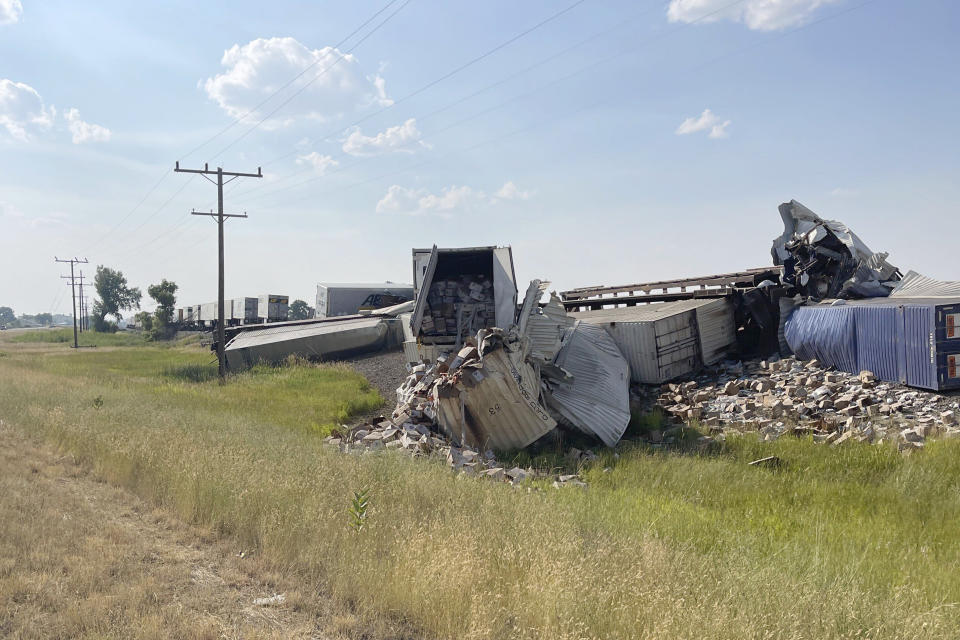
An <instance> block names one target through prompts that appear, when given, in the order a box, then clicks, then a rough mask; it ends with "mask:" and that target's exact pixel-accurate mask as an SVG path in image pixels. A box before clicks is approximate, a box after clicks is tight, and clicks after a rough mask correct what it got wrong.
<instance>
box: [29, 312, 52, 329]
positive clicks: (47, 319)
mask: <svg viewBox="0 0 960 640" xmlns="http://www.w3.org/2000/svg"><path fill="white" fill-rule="evenodd" d="M33 318H34V320H36V321H37V322H39V323H40V324H42V325H43V326H45V327H49V326H50V325H52V324H53V316H52V315H50V314H49V313H38V314H37V315H35V316H34V317H33Z"/></svg>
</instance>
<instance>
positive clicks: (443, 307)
mask: <svg viewBox="0 0 960 640" xmlns="http://www.w3.org/2000/svg"><path fill="white" fill-rule="evenodd" d="M495 315H496V305H495V304H494V296H493V283H492V282H491V281H490V279H489V278H487V277H485V276H482V275H472V274H463V275H461V276H460V277H459V278H456V279H447V280H435V281H434V282H433V283H432V284H431V285H430V289H429V292H428V294H427V307H426V310H425V311H424V314H423V324H422V325H421V327H422V332H423V335H428V336H429V335H440V336H452V335H456V336H462V337H466V336H470V335H475V334H476V333H477V331H478V330H479V329H481V328H483V327H487V326H490V325H491V324H493V322H494V317H495Z"/></svg>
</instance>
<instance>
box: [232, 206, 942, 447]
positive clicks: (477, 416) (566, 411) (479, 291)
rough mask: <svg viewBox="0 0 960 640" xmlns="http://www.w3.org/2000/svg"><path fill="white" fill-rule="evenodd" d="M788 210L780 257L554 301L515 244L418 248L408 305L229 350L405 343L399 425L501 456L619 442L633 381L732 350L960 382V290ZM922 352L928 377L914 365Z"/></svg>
mask: <svg viewBox="0 0 960 640" xmlns="http://www.w3.org/2000/svg"><path fill="white" fill-rule="evenodd" d="M779 212H780V216H781V218H782V220H783V224H784V231H783V233H782V234H781V235H780V236H778V237H777V238H775V239H774V241H773V247H772V252H771V253H772V257H773V265H772V267H763V268H757V269H749V270H746V271H740V272H733V273H726V274H717V275H711V276H705V277H701V278H685V279H678V280H672V281H659V282H647V283H638V284H630V285H620V286H596V287H583V288H579V289H573V290H569V291H563V292H561V293H560V295H559V296H558V295H556V294H551V295H550V297H549V301H548V302H546V303H541V299H542V298H543V296H544V295H545V293H546V291H547V287H548V285H549V283H547V282H545V281H541V280H534V281H532V282H531V283H530V285H529V287H528V288H527V290H526V294H525V296H524V298H523V301H522V303H521V304H520V305H518V304H517V302H518V301H517V287H516V279H515V276H514V272H513V256H512V251H511V250H510V248H509V247H468V248H453V249H438V248H437V247H433V248H432V249H415V250H414V251H413V266H414V290H415V292H416V299H415V300H414V301H413V302H410V303H406V304H404V305H398V306H397V307H394V308H392V309H383V310H379V311H377V312H373V313H372V314H368V315H364V316H347V317H343V318H337V319H334V320H333V321H332V322H331V320H330V319H326V320H323V321H319V320H318V321H315V322H311V321H305V322H303V323H297V324H293V323H288V324H290V325H292V326H286V327H283V326H274V327H269V328H264V329H258V330H257V331H256V332H251V333H249V334H247V333H245V332H241V333H238V334H237V335H236V336H235V337H234V338H233V340H232V341H231V342H230V343H229V344H228V345H227V356H228V359H229V361H230V362H231V365H232V364H233V363H234V362H236V363H237V364H238V366H243V365H246V364H250V363H252V362H256V361H258V360H271V361H277V360H279V359H282V358H283V357H285V356H286V355H288V354H290V353H297V354H298V355H303V356H308V357H318V358H330V357H335V356H339V355H341V354H344V353H347V352H357V351H363V350H367V351H370V350H379V349H385V348H389V347H395V346H399V345H402V347H403V349H404V352H405V354H406V355H407V360H408V363H409V364H408V370H409V377H408V378H407V379H406V381H405V382H404V383H403V384H402V385H401V386H400V388H399V389H397V405H396V408H395V410H394V411H393V415H392V418H391V421H392V422H393V423H394V424H397V425H409V424H426V425H429V426H430V427H435V428H437V429H439V430H442V431H443V432H445V433H446V435H447V436H448V437H449V438H450V439H451V440H452V442H454V443H455V444H462V445H468V446H472V447H476V448H481V449H486V448H494V449H500V450H503V449H515V448H522V447H526V446H529V445H530V444H532V443H534V442H536V441H537V440H539V439H541V438H543V437H544V436H546V435H547V434H549V433H551V432H552V431H554V430H555V429H557V428H558V427H560V428H566V429H573V430H576V431H579V432H583V433H586V434H588V435H590V436H593V437H595V438H597V439H598V440H600V441H602V442H603V443H604V444H606V445H608V446H612V445H614V444H616V443H617V442H618V441H619V440H620V438H621V437H622V435H623V433H624V431H625V430H626V428H627V425H628V423H629V421H630V391H629V386H630V383H631V381H633V382H635V383H645V384H661V383H664V382H667V381H669V380H672V379H677V378H682V377H687V376H690V375H694V374H695V373H696V372H697V371H698V370H699V369H701V368H703V367H704V366H708V365H712V364H715V363H717V362H719V361H720V360H722V359H724V358H726V357H729V355H730V354H733V353H736V354H737V355H738V356H740V357H743V356H759V357H768V356H771V355H776V354H781V355H789V354H791V353H793V352H796V354H797V355H798V357H801V358H805V359H810V358H814V357H815V358H817V359H818V360H819V361H820V362H821V363H822V364H823V365H825V366H828V367H829V366H832V367H836V368H838V369H843V370H847V371H850V372H852V373H857V372H859V370H860V368H861V367H862V368H867V367H865V366H862V365H863V364H864V363H868V364H869V363H872V362H874V360H877V359H880V360H884V359H885V358H886V360H889V359H890V358H893V359H894V360H896V359H897V358H899V360H897V361H898V362H900V364H899V365H896V366H893V367H892V368H891V367H886V368H884V367H883V366H880V363H878V364H876V365H875V368H876V369H877V370H878V371H877V375H878V376H879V377H881V378H882V379H893V380H894V381H900V382H904V383H907V384H913V385H915V386H924V387H927V388H933V389H945V388H952V387H953V386H960V284H957V283H949V282H946V283H944V282H937V281H933V280H930V279H929V278H925V277H923V276H920V275H919V274H916V273H914V272H909V273H908V274H907V276H902V275H901V272H900V271H899V269H897V267H895V266H893V265H891V264H890V263H889V262H888V261H887V254H886V253H875V252H873V251H871V250H870V249H869V248H868V247H867V246H866V244H865V243H864V242H863V241H862V240H861V239H860V238H859V237H858V236H857V235H856V234H855V233H853V232H852V231H851V230H850V229H849V227H847V226H846V225H845V224H843V223H841V222H837V221H833V220H824V219H822V218H820V217H819V216H817V215H816V214H815V213H813V212H812V211H811V210H810V209H808V208H807V207H805V206H803V205H802V204H800V203H799V202H797V201H796V200H791V201H790V202H787V203H784V204H781V205H780V207H779ZM932 297H935V298H937V304H927V307H924V309H926V310H925V311H918V312H917V313H915V314H914V315H917V314H919V315H917V317H922V318H923V322H922V323H920V322H919V321H916V322H914V323H913V324H912V325H911V324H909V323H904V322H903V321H901V322H900V325H899V326H900V327H901V328H900V329H899V334H898V333H897V331H894V330H890V331H883V330H881V331H873V332H870V331H868V330H867V329H862V330H860V331H859V333H858V332H857V329H856V322H857V319H858V318H859V321H860V322H861V323H862V324H863V325H864V327H867V326H868V325H869V324H870V323H871V322H874V323H875V322H876V321H875V319H872V318H873V316H870V315H869V314H871V313H872V314H874V315H876V314H878V313H879V314H884V313H886V314H889V313H893V314H894V316H895V315H896V313H898V311H897V310H898V309H899V313H900V315H901V316H903V315H904V313H905V312H904V309H909V308H912V307H914V306H917V305H918V304H919V302H918V300H920V299H923V298H932ZM929 302H930V301H929V299H927V303H929ZM951 305H953V306H951ZM854 309H867V311H858V312H856V313H854V312H853V310H854ZM871 309H873V311H871ZM891 309H892V310H893V311H890V310H891ZM884 310H886V311H884ZM954 312H955V313H954ZM906 315H907V316H910V313H907V314H906ZM884 317H887V316H884ZM910 317H912V316H910ZM888 319H889V318H888ZM890 322H892V323H893V324H891V325H890V326H891V327H893V326H894V324H896V322H895V318H894V320H890ZM908 325H909V327H913V328H912V329H910V328H909V327H908ZM921 325H922V326H921ZM904 327H908V328H907V329H905V328H904ZM904 331H913V333H914V334H916V336H915V338H916V339H913V341H912V342H911V340H909V339H907V338H905V337H904ZM924 332H927V333H924ZM284 333H287V336H288V338H285V337H284ZM927 334H929V335H927ZM898 336H899V337H898ZM954 341H955V342H954ZM914 342H915V343H916V344H913V343H914ZM904 345H906V346H904ZM911 349H913V351H916V353H912V352H911ZM894 351H897V353H896V354H893V355H891V356H889V357H888V356H887V355H885V354H887V352H891V353H892V352H894ZM908 352H910V353H908ZM851 353H854V354H860V355H862V357H857V355H855V356H854V357H851ZM911 353H912V355H911ZM231 354H233V356H232V357H231ZM870 354H873V355H870ZM898 354H899V355H898ZM929 354H933V355H932V356H930V355H929ZM928 356H929V358H928V359H932V364H930V365H929V367H928V369H929V370H926V369H925V370H924V373H923V375H907V374H906V371H907V370H911V371H913V370H916V368H917V366H919V365H916V363H913V361H914V360H918V359H923V358H925V357H928ZM871 358H872V359H871ZM911 358H912V360H911ZM886 360H884V361H886ZM910 363H913V364H910ZM915 365H916V366H915ZM951 367H953V368H952V369H951ZM891 371H892V372H891Z"/></svg>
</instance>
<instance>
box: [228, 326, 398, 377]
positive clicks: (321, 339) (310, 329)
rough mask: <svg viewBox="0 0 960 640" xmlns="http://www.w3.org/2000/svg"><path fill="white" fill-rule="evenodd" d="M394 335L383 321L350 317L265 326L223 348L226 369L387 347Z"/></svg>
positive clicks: (248, 332)
mask: <svg viewBox="0 0 960 640" xmlns="http://www.w3.org/2000/svg"><path fill="white" fill-rule="evenodd" d="M392 334H393V331H392V330H391V327H390V323H389V321H388V320H386V319H384V318H358V317H352V318H348V319H344V320H340V321H331V322H323V323H317V324H305V325H284V326H274V327H270V326H267V327H265V328H263V329H256V330H252V331H244V332H242V333H239V334H237V336H236V337H235V338H233V339H232V340H231V341H230V342H228V343H227V345H226V348H225V355H226V359H227V368H229V369H231V370H237V369H242V368H245V367H250V366H253V365H255V364H258V363H261V362H263V363H269V364H274V363H278V362H282V361H283V360H284V359H286V358H287V357H288V356H291V355H295V356H300V357H303V358H325V357H329V356H332V355H338V354H344V353H354V352H361V351H374V350H377V349H382V348H384V347H386V346H387V344H388V342H389V340H390V339H391V336H392Z"/></svg>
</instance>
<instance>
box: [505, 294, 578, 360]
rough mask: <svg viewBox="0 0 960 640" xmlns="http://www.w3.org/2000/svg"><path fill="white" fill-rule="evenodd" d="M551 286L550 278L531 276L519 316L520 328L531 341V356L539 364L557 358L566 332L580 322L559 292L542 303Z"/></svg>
mask: <svg viewBox="0 0 960 640" xmlns="http://www.w3.org/2000/svg"><path fill="white" fill-rule="evenodd" d="M549 286H550V283H549V282H547V281H544V280H531V281H530V286H529V287H527V293H526V295H525V296H524V299H523V305H522V306H521V307H520V313H519V315H518V317H517V329H518V331H519V332H520V333H521V334H523V335H524V336H526V337H527V339H528V340H529V341H530V358H531V359H532V360H533V361H535V362H537V363H538V364H545V363H552V362H553V360H554V358H556V356H557V353H558V352H559V351H560V346H561V344H562V339H563V334H564V332H565V331H566V330H567V329H569V328H570V327H572V326H573V325H574V323H575V322H576V320H574V319H573V318H571V317H570V316H568V315H567V312H566V310H565V309H564V308H563V302H562V301H561V300H560V298H558V297H557V296H556V294H551V296H550V302H548V303H547V304H546V305H545V306H543V307H540V298H541V297H543V294H544V292H546V290H547V287H549Z"/></svg>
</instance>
